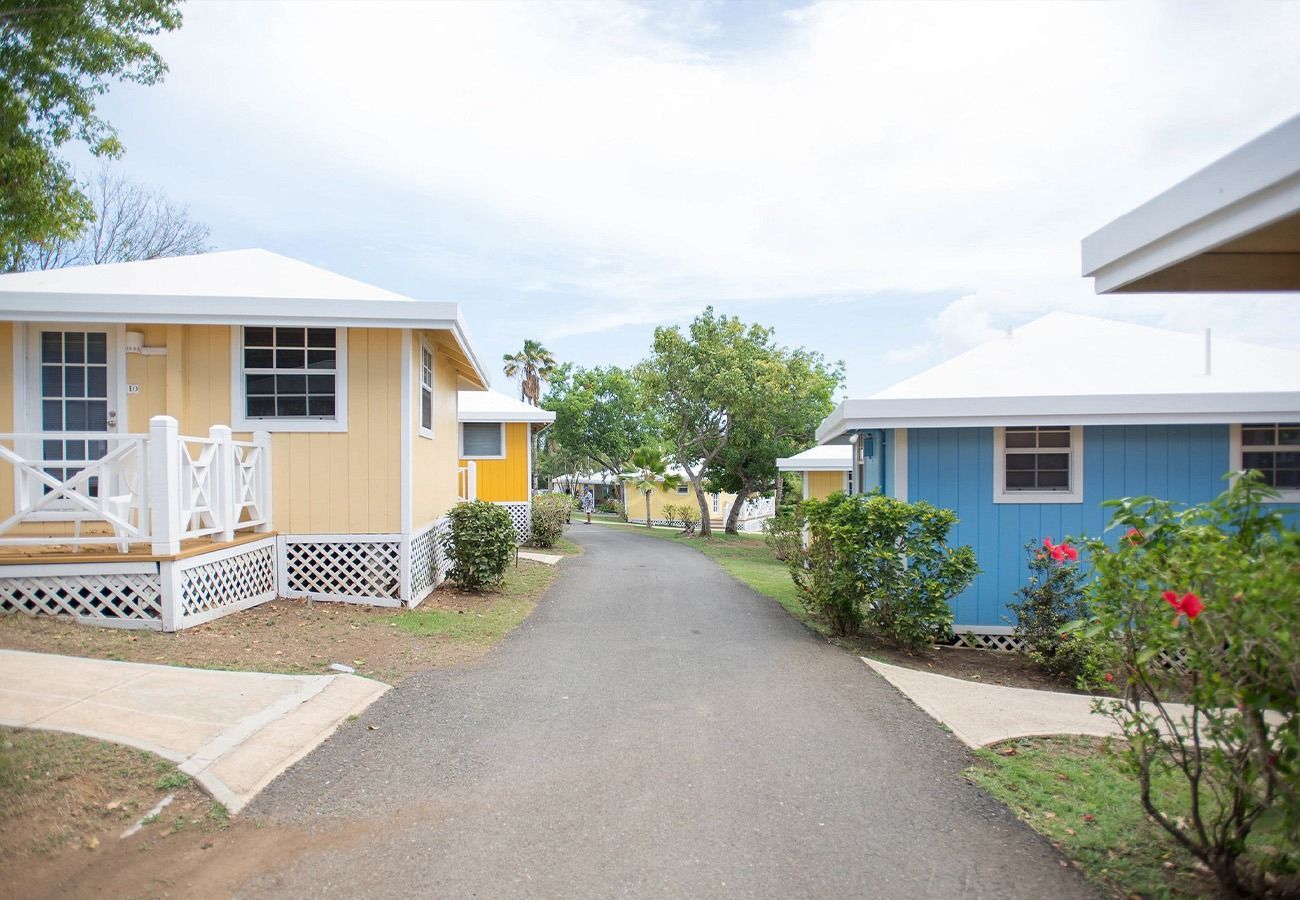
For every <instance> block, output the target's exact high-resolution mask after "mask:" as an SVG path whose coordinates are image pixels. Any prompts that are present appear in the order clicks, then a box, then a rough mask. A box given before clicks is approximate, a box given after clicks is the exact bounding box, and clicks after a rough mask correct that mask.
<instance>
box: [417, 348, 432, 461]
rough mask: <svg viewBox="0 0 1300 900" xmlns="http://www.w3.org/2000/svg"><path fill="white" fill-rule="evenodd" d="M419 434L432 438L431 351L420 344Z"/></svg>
mask: <svg viewBox="0 0 1300 900" xmlns="http://www.w3.org/2000/svg"><path fill="white" fill-rule="evenodd" d="M420 434H421V435H423V436H424V437H430V438H431V437H433V351H432V350H430V349H429V345H428V344H424V343H421V344H420Z"/></svg>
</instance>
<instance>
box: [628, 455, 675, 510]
mask: <svg viewBox="0 0 1300 900" xmlns="http://www.w3.org/2000/svg"><path fill="white" fill-rule="evenodd" d="M622 478H623V480H624V481H626V482H627V483H628V484H630V485H632V487H633V489H634V490H636V491H637V492H638V493H641V494H645V527H646V528H649V527H650V526H651V525H653V524H654V523H653V522H651V521H650V495H651V494H653V493H654V492H655V491H657V490H661V489H662V490H667V491H671V490H675V489H676V488H677V486H678V485H680V484H681V483H682V478H681V476H680V475H678V474H676V473H675V472H670V471H668V458H667V457H665V456H664V453H663V451H662V450H660V449H659V448H658V447H638V448H637V449H636V450H635V451H634V452H633V453H632V471H631V472H628V473H626V474H625V475H623V476H622ZM625 508H626V507H625Z"/></svg>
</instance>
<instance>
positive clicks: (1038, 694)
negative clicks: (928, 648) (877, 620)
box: [862, 656, 1189, 747]
mask: <svg viewBox="0 0 1300 900" xmlns="http://www.w3.org/2000/svg"><path fill="white" fill-rule="evenodd" d="M862 661H863V662H864V663H866V664H867V665H868V666H870V667H871V669H872V671H874V672H876V673H877V674H878V675H880V676H881V677H882V678H884V679H885V680H886V681H888V682H889V683H890V684H892V685H893V686H894V687H896V688H897V689H898V690H899V692H900V693H902V695H903V696H904V697H906V698H907V699H909V700H911V701H912V702H913V703H915V704H916V705H917V706H919V707H921V709H923V710H925V711H926V712H927V713H929V714H930V716H931V717H932V718H933V719H935V720H936V721H938V722H941V723H942V724H944V725H946V726H947V727H948V728H950V729H951V730H952V733H953V734H954V735H956V736H957V737H958V738H960V739H961V741H962V742H963V743H965V744H966V745H967V746H970V747H984V746H987V745H988V744H993V743H997V742H998V741H1005V740H1010V739H1011V738H1018V737H1037V736H1041V735H1048V734H1091V735H1095V736H1097V737H1105V736H1107V735H1117V734H1119V733H1120V730H1119V725H1117V724H1116V722H1115V720H1114V719H1112V718H1110V717H1109V716H1103V715H1098V714H1096V713H1094V712H1093V711H1092V704H1093V700H1095V699H1096V698H1094V697H1090V696H1088V695H1086V694H1065V693H1059V692H1057V691H1035V690H1030V689H1028V688H1016V687H1004V686H1002V685H997V684H979V683H978V682H974V681H966V680H964V679H961V678H949V677H948V676H946V675H934V674H932V673H930V672H921V671H918V670H916V669H907V668H904V667H902V666H891V665H889V664H888V663H882V662H878V661H876V660H874V659H867V658H866V657H865V656H864V657H862ZM1168 709H1169V711H1170V712H1171V713H1172V714H1173V715H1174V716H1175V717H1177V716H1181V715H1184V714H1189V712H1188V707H1185V706H1183V705H1182V704H1178V703H1171V704H1169V706H1168Z"/></svg>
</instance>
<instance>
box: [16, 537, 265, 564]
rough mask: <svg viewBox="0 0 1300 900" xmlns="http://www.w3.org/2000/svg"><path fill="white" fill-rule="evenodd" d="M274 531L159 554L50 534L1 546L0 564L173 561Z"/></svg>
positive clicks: (194, 541) (143, 547) (198, 541)
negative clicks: (43, 539)
mask: <svg viewBox="0 0 1300 900" xmlns="http://www.w3.org/2000/svg"><path fill="white" fill-rule="evenodd" d="M275 534H276V533H275V532H274V531H264V532H252V531H246V532H240V533H239V534H236V535H235V539H234V540H232V541H214V540H212V538H210V537H201V538H191V539H190V540H187V541H181V551H180V552H179V553H174V554H164V555H161V556H160V555H158V554H156V553H154V552H153V549H152V548H151V547H150V546H149V545H148V544H140V545H137V546H134V547H132V548H131V549H130V550H128V551H127V552H126V553H123V552H122V551H121V550H118V549H117V547H116V546H114V545H112V544H92V545H90V546H86V547H74V546H72V545H71V544H60V543H58V541H59V539H58V538H50V543H48V544H38V545H31V546H21V547H0V566H29V565H32V564H34V563H110V562H112V563H120V562H174V561H176V560H180V559H189V558H190V557H192V556H200V555H202V554H204V553H212V552H214V551H216V550H224V549H226V548H227V547H238V546H240V545H241V544H249V543H252V542H253V541H262V540H266V539H267V538H269V537H275Z"/></svg>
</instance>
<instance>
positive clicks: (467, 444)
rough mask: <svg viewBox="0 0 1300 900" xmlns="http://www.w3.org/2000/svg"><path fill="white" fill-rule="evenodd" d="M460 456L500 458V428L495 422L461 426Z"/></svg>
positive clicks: (468, 423) (472, 423)
mask: <svg viewBox="0 0 1300 900" xmlns="http://www.w3.org/2000/svg"><path fill="white" fill-rule="evenodd" d="M461 451H462V452H461V455H462V456H501V455H502V452H501V426H500V425H499V424H498V423H496V422H466V423H464V424H463V425H461Z"/></svg>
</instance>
